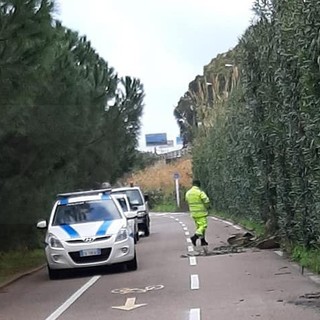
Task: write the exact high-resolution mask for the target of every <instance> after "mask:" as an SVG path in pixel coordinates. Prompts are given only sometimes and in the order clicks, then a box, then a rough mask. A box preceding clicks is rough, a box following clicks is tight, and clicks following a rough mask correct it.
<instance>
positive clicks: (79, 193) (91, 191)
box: [57, 188, 111, 198]
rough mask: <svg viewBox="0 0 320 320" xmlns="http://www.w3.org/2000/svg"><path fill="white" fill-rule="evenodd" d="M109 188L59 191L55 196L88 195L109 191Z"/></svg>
mask: <svg viewBox="0 0 320 320" xmlns="http://www.w3.org/2000/svg"><path fill="white" fill-rule="evenodd" d="M110 192H111V188H108V189H98V190H88V191H77V192H68V193H59V194H57V198H68V197H74V196H88V195H93V194H99V193H110Z"/></svg>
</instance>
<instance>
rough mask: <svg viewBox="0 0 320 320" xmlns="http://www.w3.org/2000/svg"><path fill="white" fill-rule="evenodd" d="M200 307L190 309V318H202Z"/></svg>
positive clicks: (198, 319)
mask: <svg viewBox="0 0 320 320" xmlns="http://www.w3.org/2000/svg"><path fill="white" fill-rule="evenodd" d="M200 319H201V318H200V308H195V309H190V313H189V320H200Z"/></svg>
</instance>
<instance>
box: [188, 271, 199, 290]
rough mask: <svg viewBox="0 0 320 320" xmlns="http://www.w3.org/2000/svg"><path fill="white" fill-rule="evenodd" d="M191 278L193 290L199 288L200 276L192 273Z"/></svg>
mask: <svg viewBox="0 0 320 320" xmlns="http://www.w3.org/2000/svg"><path fill="white" fill-rule="evenodd" d="M190 280H191V290H198V289H199V287H200V285H199V276H198V275H197V274H192V275H191V277H190Z"/></svg>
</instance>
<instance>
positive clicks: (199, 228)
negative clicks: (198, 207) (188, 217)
mask: <svg viewBox="0 0 320 320" xmlns="http://www.w3.org/2000/svg"><path fill="white" fill-rule="evenodd" d="M192 218H193V220H194V222H195V224H196V232H195V233H196V235H198V236H199V238H204V236H205V232H206V229H207V227H208V219H207V216H204V217H197V216H192Z"/></svg>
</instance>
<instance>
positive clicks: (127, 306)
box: [112, 297, 147, 311]
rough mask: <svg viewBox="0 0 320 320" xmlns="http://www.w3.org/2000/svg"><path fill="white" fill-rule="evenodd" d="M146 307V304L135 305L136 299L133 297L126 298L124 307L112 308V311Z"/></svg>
mask: <svg viewBox="0 0 320 320" xmlns="http://www.w3.org/2000/svg"><path fill="white" fill-rule="evenodd" d="M146 305H147V304H146V303H140V304H136V298H135V297H133V298H127V300H126V303H125V305H124V306H112V309H119V310H125V311H131V310H134V309H137V308H139V307H144V306H146Z"/></svg>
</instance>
